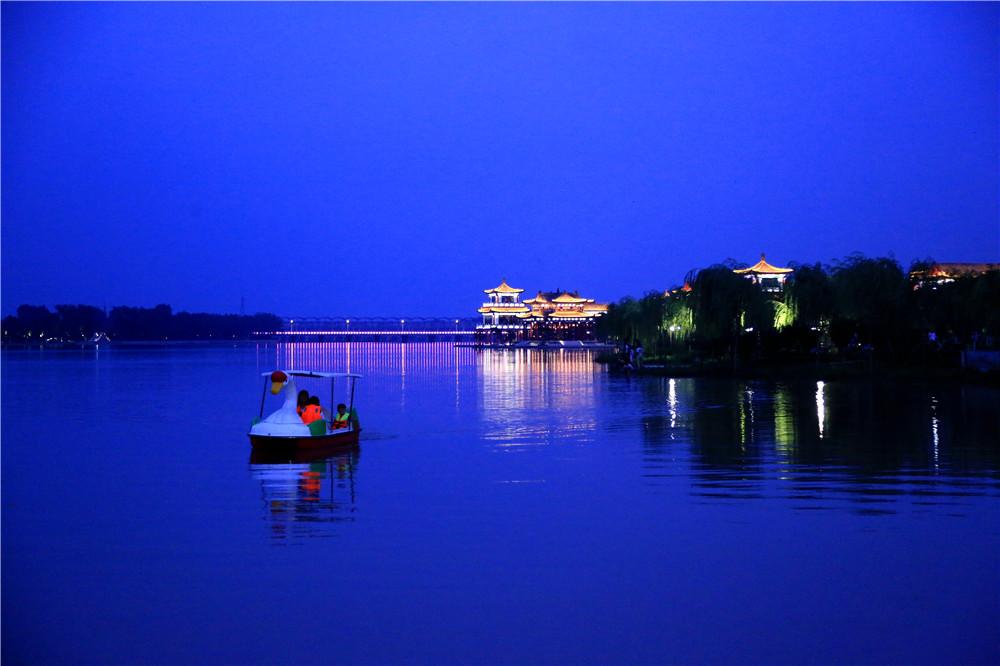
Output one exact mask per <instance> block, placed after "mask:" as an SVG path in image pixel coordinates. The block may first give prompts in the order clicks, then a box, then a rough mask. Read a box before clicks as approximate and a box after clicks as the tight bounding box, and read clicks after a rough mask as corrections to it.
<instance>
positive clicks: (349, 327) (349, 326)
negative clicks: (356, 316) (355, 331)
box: [347, 319, 351, 333]
mask: <svg viewBox="0 0 1000 666" xmlns="http://www.w3.org/2000/svg"><path fill="white" fill-rule="evenodd" d="M347 332H348V333H350V332H351V320H350V319H348V320H347Z"/></svg>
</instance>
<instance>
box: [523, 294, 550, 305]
mask: <svg viewBox="0 0 1000 666" xmlns="http://www.w3.org/2000/svg"><path fill="white" fill-rule="evenodd" d="M521 302H522V303H528V304H533V303H551V302H552V301H550V300H549V299H547V298H545V294H543V293H542V292H541V291H539V292H538V294H536V295H535V297H534V298H526V299H524V300H523V301H521Z"/></svg>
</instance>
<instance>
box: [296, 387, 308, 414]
mask: <svg viewBox="0 0 1000 666" xmlns="http://www.w3.org/2000/svg"><path fill="white" fill-rule="evenodd" d="M308 406H309V391H307V390H305V389H302V390H301V391H299V396H298V398H297V399H296V406H295V411H296V412H297V413H298V415H299V416H302V412H304V411H305V409H306V407H308Z"/></svg>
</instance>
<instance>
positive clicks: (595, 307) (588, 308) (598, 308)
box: [583, 302, 608, 312]
mask: <svg viewBox="0 0 1000 666" xmlns="http://www.w3.org/2000/svg"><path fill="white" fill-rule="evenodd" d="M583 309H584V311H585V312H607V311H608V304H607V303H593V302H591V303H586V304H584V306H583Z"/></svg>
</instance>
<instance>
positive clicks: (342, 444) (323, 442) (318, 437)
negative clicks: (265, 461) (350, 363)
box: [248, 370, 361, 453]
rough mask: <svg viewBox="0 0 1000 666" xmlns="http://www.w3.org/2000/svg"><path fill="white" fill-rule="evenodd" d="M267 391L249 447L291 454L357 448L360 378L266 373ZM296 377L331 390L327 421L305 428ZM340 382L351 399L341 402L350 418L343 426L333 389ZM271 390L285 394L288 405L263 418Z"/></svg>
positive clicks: (334, 374) (343, 374)
mask: <svg viewBox="0 0 1000 666" xmlns="http://www.w3.org/2000/svg"><path fill="white" fill-rule="evenodd" d="M262 376H263V377H265V378H266V379H265V381H264V392H263V394H262V395H261V398H260V416H259V417H258V418H256V419H254V422H253V424H252V425H251V426H250V432H249V433H248V434H249V436H250V445H251V446H252V447H253V450H254V451H255V452H256V451H262V452H263V451H268V452H274V453H288V452H294V451H302V450H324V451H329V450H336V449H344V448H348V447H354V446H357V445H358V436H359V435H360V433H361V426H360V424H359V422H358V418H357V412H355V410H354V384H355V382H356V381H357V380H358V379H360V378H361V375H356V374H352V373H349V372H313V371H309V370H275V371H274V372H266V373H264V374H263V375H262ZM296 378H299V379H304V378H309V379H310V380H312V383H314V384H315V383H316V382H319V383H320V384H321V385H322V386H323V387H324V388H325V389H327V390H328V391H329V393H328V395H329V396H330V403H329V409H328V410H325V411H324V418H322V419H319V420H317V421H313V422H312V423H311V424H309V425H306V424H305V423H303V422H302V417H301V416H299V413H298V411H297V410H296V407H297V397H298V388H297V387H296V385H295V380H296ZM338 379H343V380H345V382H346V384H347V392H348V395H349V397H348V399H347V400H342V402H344V403H345V404H346V405H347V412H346V413H347V414H348V415H349V418H348V419H347V422H346V423H345V424H343V425H342V426H341V427H338V426H340V424H339V423H337V422H336V421H335V419H334V414H333V411H332V410H333V409H334V405H335V404H336V403H335V402H334V388H335V384H336V383H337V380H338ZM269 390H270V392H271V394H272V395H278V394H280V393H282V392H284V394H285V395H284V398H285V402H284V404H282V406H281V408H280V409H278V410H277V411H275V412H274V413H272V414H270V415H269V416H268V417H267V418H264V402H265V399H266V398H267V393H268V391H269Z"/></svg>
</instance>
